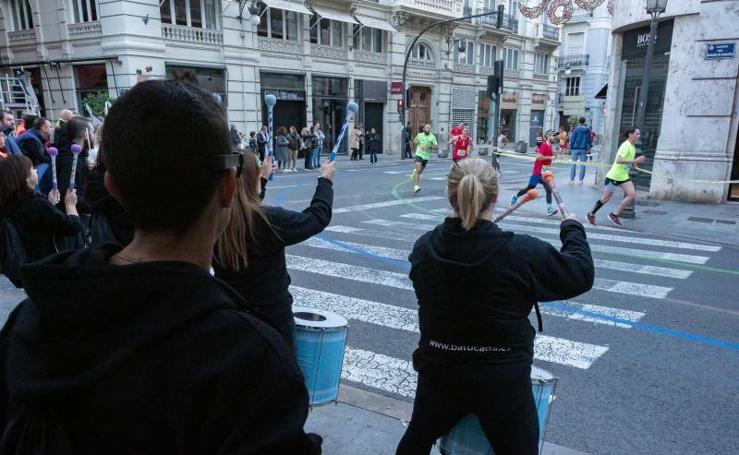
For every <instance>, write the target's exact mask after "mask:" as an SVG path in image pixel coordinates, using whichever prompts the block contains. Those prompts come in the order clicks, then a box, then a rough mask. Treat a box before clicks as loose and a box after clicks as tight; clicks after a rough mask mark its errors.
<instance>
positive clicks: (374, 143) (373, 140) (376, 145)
mask: <svg viewBox="0 0 739 455" xmlns="http://www.w3.org/2000/svg"><path fill="white" fill-rule="evenodd" d="M380 142H381V139H380V135H379V134H377V130H375V129H374V128H372V129H371V130H370V132H369V134H368V135H367V151H369V155H370V164H377V154H378V153H380Z"/></svg>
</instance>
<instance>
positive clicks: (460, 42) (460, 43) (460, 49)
mask: <svg viewBox="0 0 739 455" xmlns="http://www.w3.org/2000/svg"><path fill="white" fill-rule="evenodd" d="M447 43H449V49H448V50H447V52H448V53H451V52H452V46H453V45H454V43H457V55H458V56H459V60H464V57H465V55H467V42H466V41H465V40H464V39H456V40H455V39H452V38H449V40H448V41H447Z"/></svg>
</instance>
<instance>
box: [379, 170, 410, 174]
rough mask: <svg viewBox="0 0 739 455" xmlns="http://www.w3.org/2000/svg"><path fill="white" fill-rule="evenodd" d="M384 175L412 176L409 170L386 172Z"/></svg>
mask: <svg viewBox="0 0 739 455" xmlns="http://www.w3.org/2000/svg"><path fill="white" fill-rule="evenodd" d="M383 174H393V175H400V174H408V175H410V172H408V171H407V170H402V171H384V172H383Z"/></svg>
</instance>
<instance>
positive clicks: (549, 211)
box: [547, 204, 559, 216]
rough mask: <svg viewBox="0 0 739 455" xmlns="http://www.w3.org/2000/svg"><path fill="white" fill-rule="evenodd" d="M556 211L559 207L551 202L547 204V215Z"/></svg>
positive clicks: (554, 213)
mask: <svg viewBox="0 0 739 455" xmlns="http://www.w3.org/2000/svg"><path fill="white" fill-rule="evenodd" d="M557 212H559V209H558V208H557V207H555V206H554V205H553V204H549V205H547V216H553V215H556V214H557Z"/></svg>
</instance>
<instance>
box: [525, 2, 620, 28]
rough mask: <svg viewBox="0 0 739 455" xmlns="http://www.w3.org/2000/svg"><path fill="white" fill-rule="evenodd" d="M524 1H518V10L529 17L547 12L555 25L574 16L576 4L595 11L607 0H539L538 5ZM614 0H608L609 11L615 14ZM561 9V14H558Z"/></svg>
mask: <svg viewBox="0 0 739 455" xmlns="http://www.w3.org/2000/svg"><path fill="white" fill-rule="evenodd" d="M524 1H525V0H524ZM524 1H521V2H519V3H518V10H519V11H520V12H521V14H523V15H524V16H525V17H528V18H529V19H537V18H539V17H541V15H542V14H544V13H545V12H546V13H547V17H548V18H549V21H550V22H551V23H552V24H554V25H562V24H564V23H565V22H567V21H569V20H570V19H571V18H572V12H573V10H574V6H573V5H572V3H573V1H574V3H575V5H577V6H578V7H580V8H582V9H584V10H586V11H593V10H594V9H596V8H597V7H599V6H600V5H602V4H603V3H604V2H605V1H606V0H538V2H539V3H538V4H537V5H536V6H526V5H524ZM613 8H614V0H608V12H609V13H610V14H611V15H613ZM560 10H561V14H558V13H559V12H560Z"/></svg>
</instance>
